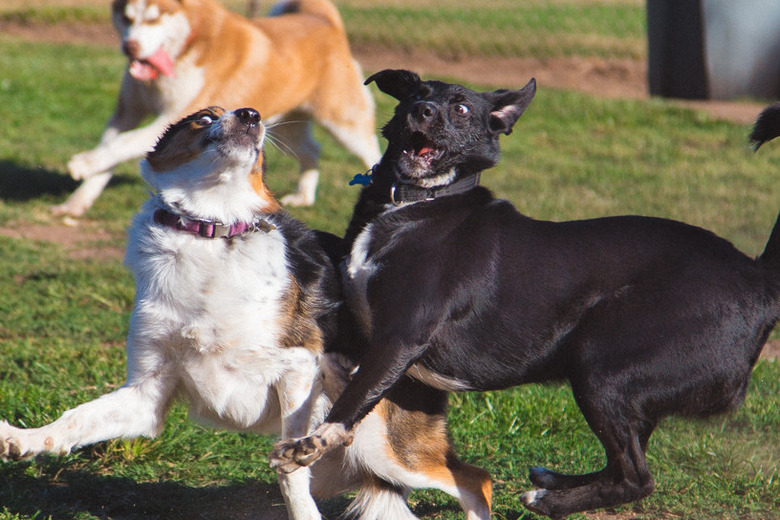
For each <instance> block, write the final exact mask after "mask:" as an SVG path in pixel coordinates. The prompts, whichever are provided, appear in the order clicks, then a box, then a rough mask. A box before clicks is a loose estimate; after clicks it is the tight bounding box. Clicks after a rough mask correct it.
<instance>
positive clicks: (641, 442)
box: [523, 400, 655, 518]
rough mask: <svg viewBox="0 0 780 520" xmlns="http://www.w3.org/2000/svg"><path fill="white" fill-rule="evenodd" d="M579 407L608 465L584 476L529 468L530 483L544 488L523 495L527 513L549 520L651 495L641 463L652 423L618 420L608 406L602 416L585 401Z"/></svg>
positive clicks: (647, 472) (643, 460) (651, 430)
mask: <svg viewBox="0 0 780 520" xmlns="http://www.w3.org/2000/svg"><path fill="white" fill-rule="evenodd" d="M578 401H579V400H578ZM579 404H580V408H581V409H582V411H583V414H584V415H585V418H586V420H587V421H588V424H589V425H590V427H591V429H592V430H593V432H594V433H595V434H596V436H597V437H598V438H599V440H600V441H601V443H602V445H603V446H604V450H605V452H606V455H607V465H606V467H605V468H604V469H603V470H601V471H597V472H594V473H588V474H585V475H564V474H561V473H556V472H553V471H549V470H547V469H544V468H533V469H532V470H531V475H530V477H531V481H532V482H533V483H534V484H536V485H537V486H540V487H541V488H542V489H539V490H536V491H530V492H528V493H525V494H524V495H523V502H524V503H525V505H526V507H527V508H528V509H530V510H531V511H534V512H536V513H539V514H543V515H547V516H549V517H551V518H564V517H566V516H568V515H570V514H572V513H576V512H580V511H587V510H590V509H599V508H603V507H611V506H616V505H619V504H624V503H627V502H632V501H634V500H639V499H640V498H643V497H646V496H647V495H649V494H650V493H652V491H653V487H654V484H653V478H652V476H651V475H650V472H649V470H648V469H647V462H646V459H645V450H646V448H647V443H648V441H649V439H650V435H651V434H652V432H653V429H654V426H655V425H654V423H652V422H650V421H629V420H626V419H623V420H619V419H617V417H619V416H620V415H619V414H618V413H615V412H616V410H615V408H618V407H617V406H616V407H615V408H612V407H609V409H610V410H611V415H610V417H604V416H603V415H604V414H602V413H600V412H599V411H597V410H596V409H594V408H592V407H591V406H589V403H583V402H580V403H579ZM601 406H604V404H603V403H602V404H601ZM623 417H625V416H623Z"/></svg>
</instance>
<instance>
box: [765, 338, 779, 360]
mask: <svg viewBox="0 0 780 520" xmlns="http://www.w3.org/2000/svg"><path fill="white" fill-rule="evenodd" d="M761 357H762V358H763V359H774V360H777V359H779V358H780V340H774V341H770V342H769V343H767V344H766V345H764V350H762V351H761Z"/></svg>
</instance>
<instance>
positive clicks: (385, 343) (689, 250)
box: [275, 70, 780, 518]
mask: <svg viewBox="0 0 780 520" xmlns="http://www.w3.org/2000/svg"><path fill="white" fill-rule="evenodd" d="M369 81H376V83H377V85H378V86H379V88H380V90H382V91H383V92H386V93H388V94H390V95H392V96H393V97H395V98H397V99H398V100H399V101H400V103H399V105H398V106H397V108H396V111H395V116H394V117H393V118H392V119H391V120H390V122H389V123H388V124H387V125H386V126H385V128H384V136H385V137H386V138H387V139H388V148H387V152H386V153H385V155H384V157H383V158H382V161H381V163H380V164H379V165H378V167H377V168H376V169H375V171H374V174H373V183H372V184H371V185H369V186H367V187H365V188H364V189H363V192H362V193H361V196H360V199H359V201H358V203H357V206H356V208H355V214H354V217H353V220H352V222H351V224H350V227H349V229H348V233H347V239H348V241H350V242H351V243H352V246H351V253H350V255H349V257H348V259H347V276H348V280H347V284H348V285H347V288H348V290H349V292H350V304H351V306H352V309H353V311H354V313H355V315H356V316H357V317H358V319H359V320H360V322H361V324H362V326H363V328H364V331H365V333H366V335H367V336H368V339H369V341H368V345H369V346H368V349H369V350H368V352H367V353H366V354H365V355H364V356H363V358H362V363H361V365H360V368H359V370H358V371H357V373H356V374H355V375H354V378H353V379H352V380H351V382H350V383H349V385H348V386H347V388H346V390H345V391H344V393H343V394H342V395H341V397H340V398H339V399H338V401H337V402H336V403H335V405H334V407H333V409H332V410H331V412H330V415H329V416H328V418H327V419H326V422H325V423H324V424H323V425H322V426H321V427H320V428H318V429H317V430H316V431H315V432H314V434H313V435H312V436H310V437H307V438H305V439H301V440H298V441H289V442H286V443H280V445H279V446H278V447H277V450H276V452H275V464H276V465H278V466H281V467H282V468H283V469H285V470H292V469H294V468H295V467H296V465H305V464H310V463H311V462H312V461H313V460H316V459H317V458H318V457H320V456H321V455H322V453H324V452H326V451H329V450H330V449H332V448H333V447H334V446H338V445H341V444H343V443H345V442H349V440H350V435H351V433H350V432H351V431H352V429H353V427H354V426H355V424H356V423H358V421H360V420H361V418H362V417H363V416H364V415H365V414H366V413H367V412H369V411H370V410H371V409H372V407H373V406H374V404H375V403H376V402H377V401H378V400H379V399H380V398H381V397H382V396H383V395H384V393H385V392H386V391H387V390H388V389H389V388H391V387H393V385H395V384H396V382H398V381H399V380H402V378H403V376H404V375H406V376H409V377H412V378H415V379H419V380H421V381H423V382H426V383H427V384H429V385H431V386H434V387H436V388H440V389H446V390H458V391H460V390H495V389H502V388H507V387H511V386H514V385H520V384H525V383H534V382H542V381H550V380H557V379H566V380H568V381H569V382H570V384H571V387H572V390H573V392H574V397H575V399H576V401H577V404H578V405H579V407H580V409H581V411H582V413H583V414H584V416H585V418H586V420H587V421H588V424H589V425H590V427H591V429H592V430H593V432H594V433H595V434H596V436H597V437H598V438H599V440H600V441H601V443H602V444H603V446H604V449H605V451H606V456H607V465H606V467H605V468H604V469H602V470H601V471H596V472H594V473H589V474H585V475H563V474H560V473H555V472H553V471H549V470H547V469H543V468H533V469H532V470H531V474H530V478H531V481H532V482H533V483H534V484H535V485H536V486H538V487H539V488H541V489H538V490H536V491H531V492H528V493H525V495H524V496H523V499H524V502H525V504H526V506H527V507H528V508H529V509H531V510H532V511H535V512H537V513H541V514H544V515H548V516H550V517H553V518H562V517H565V516H567V515H569V514H571V513H574V512H577V511H584V510H589V509H595V508H601V507H608V506H613V505H617V504H621V503H626V502H630V501H633V500H637V499H639V498H642V497H644V496H646V495H648V494H650V493H651V492H652V490H653V479H652V477H651V475H650V473H649V472H648V469H647V465H646V462H645V449H646V447H647V443H648V440H649V438H650V435H651V433H652V432H653V430H654V428H655V427H656V425H657V424H658V422H659V421H660V419H661V418H663V417H665V416H668V415H685V416H708V415H711V414H715V413H719V412H724V411H727V410H731V409H734V408H735V407H737V406H738V405H740V404H741V403H742V401H743V400H744V397H745V392H746V388H747V384H748V380H749V377H750V373H751V370H752V368H753V365H754V363H755V362H756V359H757V358H758V356H759V353H760V351H761V348H762V346H763V345H764V343H765V341H766V339H767V336H768V335H769V333H770V331H771V330H772V328H773V327H774V325H775V322H776V320H777V319H778V317H779V316H780V219H778V222H777V223H776V224H775V226H774V230H773V231H772V235H771V237H770V239H769V242H768V243H767V245H766V248H765V251H764V252H763V254H762V255H761V256H760V257H759V258H758V259H757V260H753V259H751V258H748V257H747V256H745V255H744V254H742V253H740V252H739V251H737V250H736V249H735V248H734V247H733V246H732V245H731V244H730V243H729V242H727V241H726V240H723V239H721V238H718V237H717V236H715V235H714V234H712V233H710V232H708V231H705V230H702V229H699V228H696V227H692V226H689V225H686V224H683V223H679V222H674V221H670V220H664V219H658V218H646V217H633V216H629V217H614V218H600V219H595V220H586V221H574V222H562V223H554V222H542V221H537V220H533V219H531V218H529V217H526V216H523V215H521V214H519V213H518V212H517V211H516V210H515V208H514V207H513V206H512V204H510V203H509V202H507V201H505V200H496V199H494V198H493V197H492V196H491V194H490V192H488V190H486V189H484V188H482V187H478V186H476V183H477V181H478V179H479V173H480V171H482V170H484V169H486V168H488V167H490V166H493V165H494V164H495V163H496V162H497V160H498V157H499V146H498V137H499V134H502V133H504V134H508V133H510V131H511V129H512V126H513V124H514V123H515V122H516V120H517V118H518V117H519V116H520V115H521V114H522V113H523V111H524V110H525V108H526V107H527V106H528V104H529V103H530V101H531V99H532V98H533V96H534V92H535V84H534V82H533V80H532V81H531V82H530V83H529V84H528V85H527V86H526V87H524V88H523V89H522V90H519V91H496V92H487V93H476V92H473V91H471V90H468V89H466V88H464V87H462V86H459V85H451V84H446V83H441V82H437V81H421V80H420V78H419V77H418V76H417V75H416V74H414V73H411V72H407V71H392V70H386V71H383V72H380V73H378V74H376V75H374V76H372V77H371V78H369Z"/></svg>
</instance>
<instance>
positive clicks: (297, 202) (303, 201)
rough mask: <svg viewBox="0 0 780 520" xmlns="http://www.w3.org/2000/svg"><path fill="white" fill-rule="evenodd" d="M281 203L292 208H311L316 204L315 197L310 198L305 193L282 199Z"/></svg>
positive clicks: (290, 195)
mask: <svg viewBox="0 0 780 520" xmlns="http://www.w3.org/2000/svg"><path fill="white" fill-rule="evenodd" d="M281 203H282V204H283V205H285V206H292V207H303V206H311V205H312V204H314V197H312V196H309V195H307V194H305V193H299V192H295V193H290V194H289V195H285V196H284V197H282V199H281Z"/></svg>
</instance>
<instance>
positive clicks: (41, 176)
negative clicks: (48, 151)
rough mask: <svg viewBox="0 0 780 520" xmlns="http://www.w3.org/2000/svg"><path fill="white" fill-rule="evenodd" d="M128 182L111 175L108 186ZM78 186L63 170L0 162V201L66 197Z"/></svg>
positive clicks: (126, 178) (122, 177)
mask: <svg viewBox="0 0 780 520" xmlns="http://www.w3.org/2000/svg"><path fill="white" fill-rule="evenodd" d="M136 177H138V176H137V175H136ZM138 178H139V179H140V177H138ZM132 182H137V179H136V178H135V177H133V176H131V175H114V176H113V177H112V178H111V181H110V182H109V183H108V186H109V187H111V186H119V185H122V184H128V183H132ZM80 184H81V181H75V180H73V179H72V178H71V177H70V176H69V175H68V174H67V173H65V172H64V170H63V171H52V170H47V169H45V168H33V167H29V166H22V165H19V164H17V163H15V162H12V161H0V200H4V201H8V202H26V201H30V200H34V199H38V198H40V197H44V196H49V195H51V196H54V197H61V196H66V195H70V194H71V193H72V192H73V191H74V190H75V189H76V188H78V187H79V185H80Z"/></svg>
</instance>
